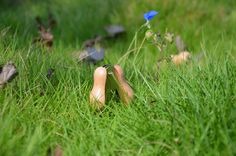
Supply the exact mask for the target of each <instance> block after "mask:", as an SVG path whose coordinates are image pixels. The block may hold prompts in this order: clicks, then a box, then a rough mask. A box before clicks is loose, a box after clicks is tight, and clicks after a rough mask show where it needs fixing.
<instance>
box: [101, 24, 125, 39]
mask: <svg viewBox="0 0 236 156" xmlns="http://www.w3.org/2000/svg"><path fill="white" fill-rule="evenodd" d="M105 30H106V32H107V33H108V35H109V37H117V36H119V35H121V34H123V33H125V28H124V27H123V26H121V25H109V26H106V27H105Z"/></svg>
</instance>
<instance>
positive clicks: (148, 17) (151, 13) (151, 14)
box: [143, 10, 158, 21]
mask: <svg viewBox="0 0 236 156" xmlns="http://www.w3.org/2000/svg"><path fill="white" fill-rule="evenodd" d="M157 14H158V12H157V11H154V10H152V11H149V12H147V13H145V14H144V15H143V17H144V19H145V20H147V21H149V20H151V19H152V18H153V17H154V16H156V15H157Z"/></svg>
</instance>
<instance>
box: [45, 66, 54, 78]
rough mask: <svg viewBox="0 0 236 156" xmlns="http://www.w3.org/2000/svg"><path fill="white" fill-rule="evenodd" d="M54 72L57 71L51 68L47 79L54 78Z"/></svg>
mask: <svg viewBox="0 0 236 156" xmlns="http://www.w3.org/2000/svg"><path fill="white" fill-rule="evenodd" d="M54 71H55V69H53V68H49V69H48V71H47V76H46V77H47V78H48V79H51V77H52V75H53V73H54Z"/></svg>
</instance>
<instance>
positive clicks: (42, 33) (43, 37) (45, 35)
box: [33, 17, 53, 47]
mask: <svg viewBox="0 0 236 156" xmlns="http://www.w3.org/2000/svg"><path fill="white" fill-rule="evenodd" d="M35 20H36V22H37V24H38V32H39V36H38V37H36V38H35V39H34V40H33V43H36V42H41V43H42V44H44V45H46V46H47V47H52V45H53V35H52V33H51V29H50V27H51V26H50V27H49V28H48V29H46V28H45V26H44V25H43V23H42V20H41V18H40V17H36V18H35Z"/></svg>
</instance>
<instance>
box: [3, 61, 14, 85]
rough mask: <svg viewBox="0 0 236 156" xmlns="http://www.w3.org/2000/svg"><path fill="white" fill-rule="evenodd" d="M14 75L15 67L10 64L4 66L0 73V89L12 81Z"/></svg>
mask: <svg viewBox="0 0 236 156" xmlns="http://www.w3.org/2000/svg"><path fill="white" fill-rule="evenodd" d="M16 75H17V70H16V66H15V65H14V64H13V63H12V62H9V63H7V64H6V65H4V66H3V68H2V70H1V73H0V88H3V87H4V85H5V84H6V83H7V82H9V81H10V80H12V79H13V78H14V77H15V76H16Z"/></svg>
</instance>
